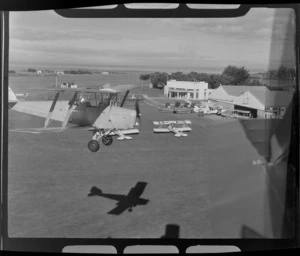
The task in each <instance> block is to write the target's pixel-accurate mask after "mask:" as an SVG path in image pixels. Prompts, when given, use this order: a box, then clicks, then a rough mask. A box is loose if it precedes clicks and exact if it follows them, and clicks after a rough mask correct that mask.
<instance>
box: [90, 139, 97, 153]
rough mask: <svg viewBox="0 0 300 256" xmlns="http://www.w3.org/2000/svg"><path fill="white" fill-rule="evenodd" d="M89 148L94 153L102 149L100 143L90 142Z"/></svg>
mask: <svg viewBox="0 0 300 256" xmlns="http://www.w3.org/2000/svg"><path fill="white" fill-rule="evenodd" d="M88 148H89V150H90V151H92V152H97V151H98V150H99V148H100V145H99V143H98V141H96V140H90V141H89V143H88Z"/></svg>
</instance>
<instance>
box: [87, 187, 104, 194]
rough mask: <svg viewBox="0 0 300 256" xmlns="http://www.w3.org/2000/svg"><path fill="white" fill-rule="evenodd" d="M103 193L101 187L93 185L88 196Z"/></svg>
mask: <svg viewBox="0 0 300 256" xmlns="http://www.w3.org/2000/svg"><path fill="white" fill-rule="evenodd" d="M101 194H102V190H101V189H100V188H97V187H92V188H91V191H90V193H89V194H88V196H97V195H101Z"/></svg>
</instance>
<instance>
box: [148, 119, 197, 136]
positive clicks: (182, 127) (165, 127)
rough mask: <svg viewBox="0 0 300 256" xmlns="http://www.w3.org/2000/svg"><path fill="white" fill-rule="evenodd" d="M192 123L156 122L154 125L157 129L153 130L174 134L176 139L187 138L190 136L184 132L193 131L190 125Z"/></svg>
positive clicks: (185, 121) (186, 121)
mask: <svg viewBox="0 0 300 256" xmlns="http://www.w3.org/2000/svg"><path fill="white" fill-rule="evenodd" d="M191 123H192V122H191V121H189V120H184V121H180V120H177V121H154V122H153V124H154V125H157V126H158V127H157V128H153V131H154V132H155V133H156V132H173V133H174V134H175V135H174V136H175V137H186V136H188V135H187V134H186V133H184V132H190V131H191V130H192V128H191V127H189V126H188V124H191Z"/></svg>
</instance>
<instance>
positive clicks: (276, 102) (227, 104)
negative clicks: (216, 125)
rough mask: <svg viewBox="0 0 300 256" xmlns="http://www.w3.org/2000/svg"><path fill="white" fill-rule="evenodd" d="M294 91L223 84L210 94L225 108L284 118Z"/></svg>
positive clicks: (255, 115)
mask: <svg viewBox="0 0 300 256" xmlns="http://www.w3.org/2000/svg"><path fill="white" fill-rule="evenodd" d="M292 96H293V92H292V91H270V90H269V89H268V88H267V87H265V86H245V85H221V86H219V87H218V88H217V89H215V90H214V91H213V92H212V93H211V94H210V96H209V100H211V101H214V102H216V103H217V104H218V105H220V106H222V107H223V109H226V110H231V111H235V112H238V113H241V114H243V113H249V115H250V116H251V117H253V118H282V117H283V116H284V114H285V111H286V109H287V107H288V105H289V104H290V102H291V100H292Z"/></svg>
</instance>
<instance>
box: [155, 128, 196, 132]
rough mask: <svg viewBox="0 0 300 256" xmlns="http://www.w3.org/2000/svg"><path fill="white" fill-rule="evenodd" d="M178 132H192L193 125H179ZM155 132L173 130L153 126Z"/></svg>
mask: <svg viewBox="0 0 300 256" xmlns="http://www.w3.org/2000/svg"><path fill="white" fill-rule="evenodd" d="M175 129H176V130H177V131H178V132H190V131H191V130H192V128H191V127H178V128H175ZM153 131H154V132H171V130H170V129H169V128H153Z"/></svg>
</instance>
